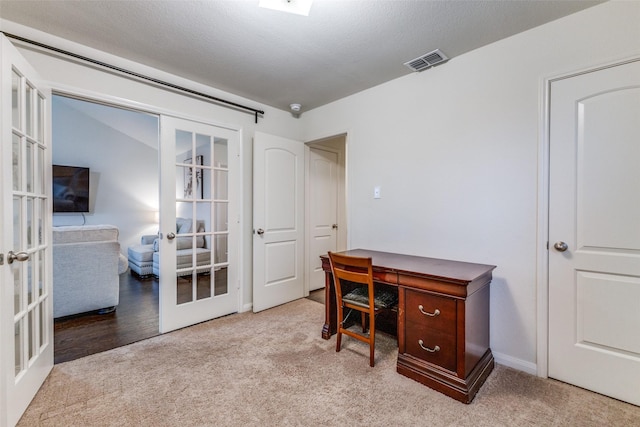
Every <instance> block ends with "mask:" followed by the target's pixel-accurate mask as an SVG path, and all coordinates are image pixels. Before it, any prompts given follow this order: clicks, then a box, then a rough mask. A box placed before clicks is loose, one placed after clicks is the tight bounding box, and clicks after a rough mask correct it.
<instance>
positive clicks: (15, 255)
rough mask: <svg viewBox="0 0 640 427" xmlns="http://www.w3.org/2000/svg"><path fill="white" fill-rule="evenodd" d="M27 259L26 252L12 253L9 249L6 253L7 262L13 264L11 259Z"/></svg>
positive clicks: (22, 260) (21, 260)
mask: <svg viewBox="0 0 640 427" xmlns="http://www.w3.org/2000/svg"><path fill="white" fill-rule="evenodd" d="M28 259H29V254H28V253H26V252H18V253H13V251H9V253H8V254H7V264H13V261H20V262H24V261H26V260H28Z"/></svg>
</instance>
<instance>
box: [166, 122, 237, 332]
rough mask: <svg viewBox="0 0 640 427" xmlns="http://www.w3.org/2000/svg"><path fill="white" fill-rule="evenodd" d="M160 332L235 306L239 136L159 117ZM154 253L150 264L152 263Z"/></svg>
mask: <svg viewBox="0 0 640 427" xmlns="http://www.w3.org/2000/svg"><path fill="white" fill-rule="evenodd" d="M160 120H161V121H160V123H161V147H160V150H161V151H160V176H161V178H160V188H161V190H160V238H159V240H158V242H159V252H158V253H156V254H155V255H154V256H155V257H157V259H158V261H159V276H160V332H162V333H164V332H168V331H171V330H174V329H178V328H182V327H185V326H189V325H193V324H195V323H199V322H203V321H205V320H209V319H213V318H215V317H219V316H223V315H226V314H229V313H233V312H236V311H238V306H239V298H238V287H239V283H238V264H239V261H238V250H239V248H238V244H237V242H238V241H239V236H238V232H239V230H238V221H239V210H238V200H239V194H240V190H239V188H240V187H239V172H240V169H239V151H238V150H239V136H238V132H237V131H233V130H229V129H224V128H220V127H216V126H212V125H208V124H204V123H199V122H193V121H189V120H183V119H178V118H174V117H168V116H162V117H161V119H160ZM155 261H156V260H155V259H154V263H155Z"/></svg>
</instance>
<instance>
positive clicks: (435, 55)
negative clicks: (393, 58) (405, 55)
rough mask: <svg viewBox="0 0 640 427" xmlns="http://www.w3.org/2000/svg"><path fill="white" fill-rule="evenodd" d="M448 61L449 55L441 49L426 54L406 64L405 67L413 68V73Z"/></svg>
mask: <svg viewBox="0 0 640 427" xmlns="http://www.w3.org/2000/svg"><path fill="white" fill-rule="evenodd" d="M448 60H449V58H447V55H445V54H444V53H442V51H440V49H436V50H434V51H433V52H429V53H426V54H424V55H422V56H420V57H418V58H416V59H412V60H411V61H408V62H405V63H404V65H406V66H407V67H409V68H411V69H412V70H413V71H423V70H426V69H427V68H429V67H433V66H434V65H438V64H442V63H443V62H446V61H448Z"/></svg>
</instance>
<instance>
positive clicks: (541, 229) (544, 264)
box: [536, 56, 640, 378]
mask: <svg viewBox="0 0 640 427" xmlns="http://www.w3.org/2000/svg"><path fill="white" fill-rule="evenodd" d="M635 61H640V56H633V57H627V58H622V59H619V60H617V61H612V62H608V63H604V64H600V65H597V66H594V67H591V68H583V69H580V70H577V71H573V72H570V73H564V74H559V75H555V76H551V77H546V78H544V79H543V80H542V81H541V85H540V97H541V99H542V102H541V103H540V113H539V114H540V132H539V142H538V212H537V214H538V215H537V216H538V226H537V235H536V246H537V251H536V253H537V260H536V264H537V268H536V271H537V277H536V284H537V292H536V303H537V304H536V305H537V310H536V311H537V313H536V314H537V316H536V317H537V324H536V329H537V343H536V348H537V351H536V359H537V360H536V371H537V375H538V376H539V377H543V378H547V377H548V376H549V251H548V244H549V243H548V242H549V186H550V184H551V183H550V181H549V159H550V158H549V149H550V138H549V132H550V125H551V123H550V111H551V84H552V83H553V82H556V81H559V80H563V79H568V78H571V77H575V76H579V75H582V74H587V73H592V72H596V71H600V70H603V69H606V68H612V67H616V66H619V65H624V64H628V63H631V62H635Z"/></svg>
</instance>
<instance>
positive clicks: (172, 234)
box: [167, 232, 176, 240]
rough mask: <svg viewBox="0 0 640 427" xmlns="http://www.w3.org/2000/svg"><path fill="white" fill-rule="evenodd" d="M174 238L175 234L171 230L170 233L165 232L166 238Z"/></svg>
mask: <svg viewBox="0 0 640 427" xmlns="http://www.w3.org/2000/svg"><path fill="white" fill-rule="evenodd" d="M175 238H176V234H175V233H173V232H172V233H169V234H167V239H169V240H173V239H175Z"/></svg>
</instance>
